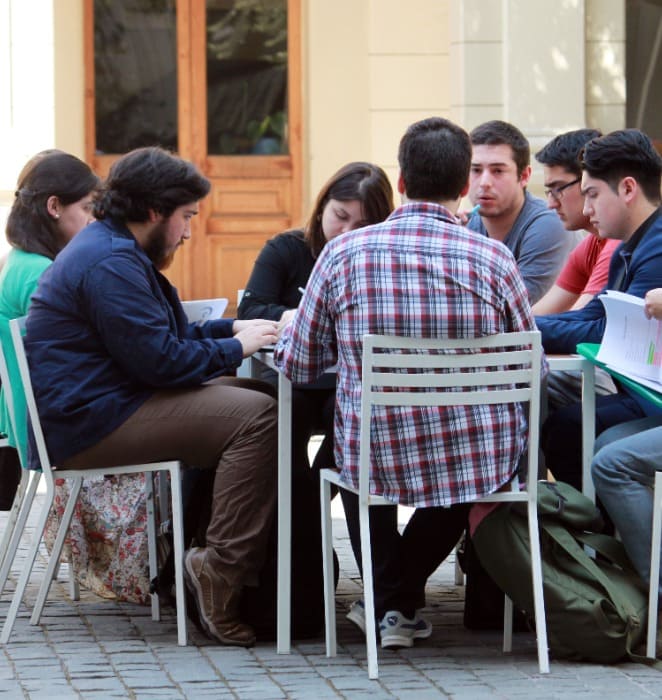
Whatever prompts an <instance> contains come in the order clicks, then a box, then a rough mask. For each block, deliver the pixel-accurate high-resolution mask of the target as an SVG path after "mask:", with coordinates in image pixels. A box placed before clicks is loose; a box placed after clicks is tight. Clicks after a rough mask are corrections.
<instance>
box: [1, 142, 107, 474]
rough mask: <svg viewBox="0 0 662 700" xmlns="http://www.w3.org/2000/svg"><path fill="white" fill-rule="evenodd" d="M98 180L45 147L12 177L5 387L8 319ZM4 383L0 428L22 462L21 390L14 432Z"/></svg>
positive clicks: (83, 220) (10, 357) (4, 292)
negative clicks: (14, 182)
mask: <svg viewBox="0 0 662 700" xmlns="http://www.w3.org/2000/svg"><path fill="white" fill-rule="evenodd" d="M98 185H99V179H98V178H97V176H96V175H95V174H94V173H93V172H92V171H91V170H90V168H89V167H88V166H87V165H86V164H85V163H83V161H81V160H79V159H78V158H76V157H75V156H72V155H70V154H69V153H64V152H63V151H58V150H48V151H42V152H41V153H38V154H37V155H36V156H33V157H32V158H31V159H30V160H29V161H28V162H27V164H26V165H25V166H24V168H23V170H22V171H21V174H20V175H19V178H18V187H17V190H16V196H15V199H14V203H13V205H12V208H11V211H10V212H9V217H8V219H7V227H6V232H7V241H8V242H9V243H10V245H11V247H12V249H11V251H10V253H9V255H8V256H7V260H6V262H5V264H4V267H3V268H2V272H0V342H2V349H3V351H4V354H5V360H6V362H7V368H8V370H9V379H10V384H11V386H20V377H19V373H18V366H17V364H16V356H15V355H14V351H13V347H12V343H11V336H10V333H9V321H10V320H11V319H12V318H17V317H19V316H25V314H26V313H27V312H28V307H29V306H30V299H31V297H32V295H33V293H34V292H35V290H36V288H37V284H38V282H39V278H40V277H41V275H42V273H43V272H44V270H45V269H46V268H47V267H48V266H49V265H50V264H51V262H52V261H53V259H54V258H55V256H56V255H57V254H58V253H59V252H60V251H61V250H62V248H64V246H65V245H66V244H67V243H68V242H69V241H70V240H71V239H72V238H73V237H74V236H75V235H76V234H77V233H78V232H79V231H80V230H81V229H82V228H84V227H85V226H86V225H87V224H88V223H90V222H91V221H92V220H93V217H92V213H91V212H92V195H93V192H94V190H95V189H96V188H97V187H98ZM4 393H5V388H4V387H3V388H2V392H1V393H0V432H2V433H4V434H5V435H7V437H8V438H9V444H10V445H12V446H14V447H15V448H16V449H17V450H18V452H19V456H20V459H21V463H22V464H27V414H26V407H25V399H24V397H23V392H22V391H16V392H12V396H13V401H14V415H15V425H16V431H15V432H14V429H13V426H12V425H11V424H10V421H9V415H8V411H7V404H6V399H5V396H4Z"/></svg>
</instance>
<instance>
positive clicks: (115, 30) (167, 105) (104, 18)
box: [94, 0, 177, 154]
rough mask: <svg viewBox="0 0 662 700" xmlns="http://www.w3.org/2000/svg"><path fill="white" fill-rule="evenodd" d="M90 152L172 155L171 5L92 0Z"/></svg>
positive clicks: (169, 1)
mask: <svg viewBox="0 0 662 700" xmlns="http://www.w3.org/2000/svg"><path fill="white" fill-rule="evenodd" d="M94 86H95V115H94V122H95V132H96V152H97V153H98V154H103V153H125V152H126V151H129V150H131V149H132V148H137V147H139V146H153V145H159V146H163V147H164V148H169V149H171V150H177V26H176V11H175V0H121V1H118V0H94Z"/></svg>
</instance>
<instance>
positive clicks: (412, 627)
mask: <svg viewBox="0 0 662 700" xmlns="http://www.w3.org/2000/svg"><path fill="white" fill-rule="evenodd" d="M379 634H380V637H381V640H382V648H383V649H397V648H401V647H405V648H406V647H412V646H414V639H427V638H428V637H429V636H430V635H431V634H432V625H431V624H430V623H429V622H428V621H427V620H425V619H424V618H422V617H421V616H420V615H419V614H418V612H416V613H415V615H414V618H413V619H412V620H410V619H408V618H406V617H405V616H404V615H403V614H402V613H400V612H398V611H397V610H389V611H388V612H387V613H386V614H385V615H384V617H383V618H382V619H381V621H380V623H379Z"/></svg>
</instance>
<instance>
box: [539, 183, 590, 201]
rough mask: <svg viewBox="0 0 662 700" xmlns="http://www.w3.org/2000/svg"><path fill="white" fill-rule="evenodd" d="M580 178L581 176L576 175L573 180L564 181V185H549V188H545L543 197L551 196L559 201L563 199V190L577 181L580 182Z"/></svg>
mask: <svg viewBox="0 0 662 700" xmlns="http://www.w3.org/2000/svg"><path fill="white" fill-rule="evenodd" d="M581 180H582V179H581V177H578V178H576V179H575V180H571V181H570V182H566V183H565V185H559V186H558V187H550V188H549V189H546V190H545V197H547V198H549V197H553V198H554V199H555V200H556V201H557V202H560V201H561V200H562V199H563V191H564V190H567V189H568V187H572V186H573V185H576V184H577V183H578V182H581Z"/></svg>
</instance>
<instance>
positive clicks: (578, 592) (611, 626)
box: [472, 481, 648, 663]
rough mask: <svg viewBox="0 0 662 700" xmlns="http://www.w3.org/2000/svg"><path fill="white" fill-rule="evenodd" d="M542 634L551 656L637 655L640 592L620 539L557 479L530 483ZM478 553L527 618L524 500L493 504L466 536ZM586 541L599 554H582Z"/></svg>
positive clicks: (642, 618)
mask: <svg viewBox="0 0 662 700" xmlns="http://www.w3.org/2000/svg"><path fill="white" fill-rule="evenodd" d="M538 519H539V526H540V540H541V551H542V575H543V589H544V598H545V615H546V618H547V635H548V639H549V647H550V651H551V653H552V655H553V656H554V657H556V658H559V659H561V658H563V659H575V660H584V661H596V662H600V663H611V662H614V661H619V660H620V659H623V658H624V657H628V658H630V659H636V660H644V658H643V657H640V656H637V655H635V654H633V650H634V649H635V648H636V647H637V646H638V645H639V644H640V643H642V642H643V641H644V634H645V631H646V630H645V627H646V615H647V608H648V593H647V590H646V589H645V587H644V586H643V584H642V582H641V580H640V579H639V577H638V576H637V574H636V572H635V571H634V569H633V568H632V565H631V564H630V561H629V560H628V558H627V555H626V554H625V550H624V548H623V545H622V544H621V543H620V542H619V541H618V540H616V539H615V538H614V537H610V536H608V535H603V534H598V533H595V532H592V530H594V529H601V519H600V514H599V511H598V510H597V509H596V507H595V506H594V505H593V503H592V502H591V501H590V500H589V499H588V498H586V497H585V496H584V495H583V494H581V493H580V492H579V491H577V490H576V489H575V488H573V487H572V486H570V485H569V484H564V483H562V482H547V481H544V482H540V483H539V484H538ZM472 540H473V544H474V546H475V549H476V553H477V554H478V558H479V560H480V562H481V564H482V565H483V567H484V568H485V569H486V570H487V572H488V573H489V574H490V576H491V577H492V578H493V579H494V581H495V582H496V583H497V585H498V586H499V587H500V588H501V589H502V590H503V591H504V592H505V593H507V594H508V596H509V597H510V598H511V599H512V601H513V603H514V605H515V606H516V607H519V608H521V609H522V610H524V611H525V612H526V613H528V614H529V616H531V617H533V589H532V583H531V557H530V554H529V533H528V524H527V517H526V504H524V503H512V504H505V505H503V506H500V507H499V508H497V509H496V510H494V511H493V512H492V513H490V514H489V515H488V516H486V517H485V518H484V520H483V521H482V522H481V523H480V524H479V525H478V527H477V528H476V531H475V533H474V535H473V537H472ZM585 547H589V548H590V549H592V550H593V551H595V552H596V553H598V554H599V556H598V557H596V558H593V557H591V556H589V555H588V554H587V552H586V551H585Z"/></svg>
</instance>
